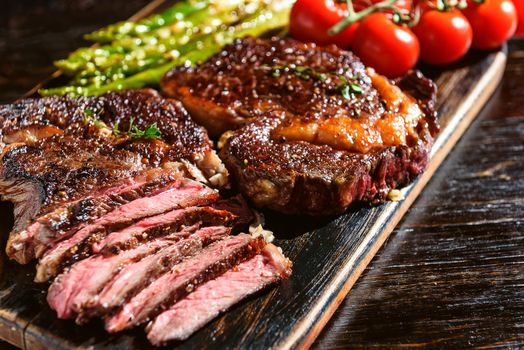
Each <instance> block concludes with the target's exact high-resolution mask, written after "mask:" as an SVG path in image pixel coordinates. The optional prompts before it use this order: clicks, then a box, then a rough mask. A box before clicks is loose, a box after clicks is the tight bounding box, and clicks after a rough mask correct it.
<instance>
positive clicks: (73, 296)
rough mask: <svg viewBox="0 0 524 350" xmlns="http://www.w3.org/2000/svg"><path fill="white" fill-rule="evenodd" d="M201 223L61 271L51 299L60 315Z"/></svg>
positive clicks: (67, 314)
mask: <svg viewBox="0 0 524 350" xmlns="http://www.w3.org/2000/svg"><path fill="white" fill-rule="evenodd" d="M197 229H198V226H197V225H194V226H190V227H186V228H184V229H183V230H181V231H178V232H173V233H171V234H170V235H168V236H166V237H164V238H163V239H158V240H154V241H151V242H148V243H146V244H143V245H140V246H138V247H136V248H135V249H130V250H126V251H123V252H120V253H119V254H111V255H101V254H98V255H93V256H90V257H89V258H87V259H85V260H82V261H80V262H78V263H76V264H74V265H73V266H71V268H70V269H67V270H66V271H65V272H64V273H62V274H61V275H59V276H58V277H57V278H56V279H55V280H54V281H53V283H52V284H51V286H50V287H49V290H48V293H47V302H48V303H49V305H50V306H51V308H52V309H54V310H55V311H56V313H57V315H58V317H59V318H71V317H72V316H73V315H74V314H76V313H77V312H78V311H79V310H80V309H81V306H82V305H84V304H85V303H86V301H87V300H90V299H92V298H95V297H97V293H99V292H100V291H101V290H102V289H103V288H104V286H105V285H106V284H107V283H108V282H109V281H110V280H111V279H112V278H113V277H114V276H115V275H117V274H118V272H119V271H120V270H121V269H122V268H123V267H124V266H126V265H128V264H131V263H134V262H137V261H140V260H141V259H143V258H144V257H146V256H149V255H151V254H155V253H156V252H157V251H158V250H160V249H162V248H165V247H168V246H169V245H172V244H173V243H175V242H178V241H180V240H182V239H184V238H187V237H189V236H190V235H191V234H192V233H194V232H195V231H196V230H197Z"/></svg>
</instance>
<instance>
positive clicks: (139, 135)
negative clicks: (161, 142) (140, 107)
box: [127, 117, 162, 140]
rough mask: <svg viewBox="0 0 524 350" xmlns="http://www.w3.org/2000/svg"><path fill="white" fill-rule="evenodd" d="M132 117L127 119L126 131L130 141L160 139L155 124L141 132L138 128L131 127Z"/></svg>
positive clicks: (160, 134) (160, 135) (158, 130)
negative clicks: (127, 126) (127, 127)
mask: <svg viewBox="0 0 524 350" xmlns="http://www.w3.org/2000/svg"><path fill="white" fill-rule="evenodd" d="M133 121H134V120H133V117H131V118H130V119H129V129H128V130H127V136H129V137H130V138H132V139H146V140H156V139H161V138H162V133H161V132H160V129H159V128H158V125H157V123H153V124H150V125H149V126H147V127H146V128H145V129H143V130H141V129H140V128H139V127H138V126H136V125H133Z"/></svg>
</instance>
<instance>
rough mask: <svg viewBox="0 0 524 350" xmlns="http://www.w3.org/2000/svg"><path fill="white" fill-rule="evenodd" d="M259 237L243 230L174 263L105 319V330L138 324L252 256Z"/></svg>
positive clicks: (117, 329) (260, 241) (122, 328)
mask: <svg viewBox="0 0 524 350" xmlns="http://www.w3.org/2000/svg"><path fill="white" fill-rule="evenodd" d="M263 245H264V242H263V240H262V239H261V238H258V239H254V238H252V237H251V236H249V235H246V234H239V235H237V236H231V237H228V238H226V239H224V240H222V241H219V242H216V243H213V244H211V245H210V246H208V247H207V248H206V249H204V250H203V251H202V252H200V254H197V255H196V256H194V257H192V258H189V259H187V260H185V261H184V262H182V263H181V264H178V265H175V266H174V267H173V268H172V269H171V271H169V272H167V273H166V274H164V275H162V276H161V277H159V278H158V279H157V280H155V281H153V282H152V283H151V284H150V285H149V286H147V287H146V288H144V289H143V290H142V291H141V292H140V293H138V294H137V295H136V296H134V297H133V298H131V300H129V301H128V302H127V303H126V304H124V306H123V307H122V309H121V310H119V311H118V312H117V313H116V314H115V315H113V316H110V317H108V318H107V319H106V330H107V331H108V332H110V333H114V332H118V331H121V330H124V329H127V328H131V327H134V326H136V325H139V324H141V323H143V322H145V321H147V320H148V319H150V318H152V317H154V316H156V315H157V314H158V313H160V312H161V311H162V310H163V309H165V308H166V307H168V306H170V305H172V304H173V303H174V302H176V301H177V300H180V299H181V298H183V297H184V296H186V295H187V294H189V293H190V292H191V291H192V290H193V289H194V288H196V287H197V286H199V285H200V284H202V283H205V282H207V281H209V280H211V279H214V278H216V277H217V276H219V275H221V274H223V273H224V272H226V271H227V270H229V269H230V268H232V267H233V266H235V265H237V264H239V263H241V262H243V261H245V260H247V259H249V258H251V257H253V256H254V255H255V254H257V253H258V252H259V251H260V249H261V248H262V247H263Z"/></svg>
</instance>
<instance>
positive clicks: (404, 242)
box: [0, 0, 524, 349]
mask: <svg viewBox="0 0 524 350" xmlns="http://www.w3.org/2000/svg"><path fill="white" fill-rule="evenodd" d="M148 2H149V1H148V0H111V1H103V0H76V1H70V0H35V1H30V0H2V2H1V7H0V102H9V101H12V100H13V99H16V98H17V97H19V96H20V95H22V94H23V93H25V92H26V91H27V90H29V89H30V88H31V87H33V86H34V85H35V84H36V83H37V82H39V81H40V80H42V79H44V78H45V77H47V76H49V74H51V73H52V72H53V70H54V69H53V67H52V65H51V62H52V61H53V60H54V59H57V58H61V57H63V56H64V55H66V54H67V53H68V52H69V51H71V50H73V49H74V48H76V47H78V46H80V45H83V44H84V42H83V41H82V39H81V36H82V34H83V33H86V32H89V31H91V30H93V29H96V28H98V27H100V26H102V25H104V24H107V23H111V22H114V21H116V20H119V19H123V18H126V17H128V16H130V15H131V14H133V13H134V12H136V11H137V10H138V9H139V8H141V7H143V6H144V5H145V4H146V3H148ZM509 50H510V52H509V61H508V66H507V69H506V74H505V76H504V80H503V82H502V85H501V87H500V88H499V89H498V90H497V92H496V93H495V95H494V96H493V98H492V99H491V100H490V102H489V103H488V105H487V106H486V107H485V108H484V109H483V111H482V113H481V115H480V116H479V117H478V119H477V120H476V122H474V124H473V125H472V126H471V127H470V129H469V130H468V131H467V133H466V134H465V136H464V137H463V138H462V140H461V141H460V142H459V143H458V145H457V146H456V148H455V150H454V151H453V152H452V153H451V154H450V155H449V157H448V159H447V160H446V161H445V162H444V164H443V165H442V166H441V168H440V169H439V171H438V172H437V173H436V174H435V176H434V177H433V179H432V180H431V182H430V183H429V184H428V185H427V187H426V189H425V190H424V191H423V192H422V194H421V195H420V197H419V199H418V200H417V202H416V203H415V204H414V205H413V207H412V208H411V209H410V210H409V212H408V213H407V215H406V216H405V218H404V220H403V221H402V222H401V223H400V224H399V225H398V227H397V228H396V230H395V231H394V232H393V234H392V235H391V236H390V238H389V240H388V241H387V243H386V244H385V245H384V247H383V248H382V249H381V250H380V251H379V253H378V254H377V256H376V257H375V258H374V259H373V261H372V262H371V264H370V265H369V267H368V268H367V269H366V271H365V272H364V274H363V275H362V277H361V278H360V279H359V281H358V282H357V283H356V285H355V286H354V287H353V289H352V290H351V292H350V293H349V295H348V297H347V298H346V300H345V301H344V302H343V304H342V305H341V307H340V309H339V310H338V311H337V312H336V313H335V315H334V317H333V319H332V320H331V321H330V322H329V324H328V325H327V327H326V328H325V329H324V331H323V333H322V334H321V335H320V337H319V338H318V340H317V342H316V343H315V345H314V347H316V348H319V349H333V348H373V349H390V348H418V347H427V348H450V349H457V348H471V347H477V348H480V349H488V348H501V349H502V348H504V349H505V348H515V349H517V348H524V41H518V40H515V41H513V42H511V43H510V45H509ZM4 346H5V344H2V343H0V348H1V349H4Z"/></svg>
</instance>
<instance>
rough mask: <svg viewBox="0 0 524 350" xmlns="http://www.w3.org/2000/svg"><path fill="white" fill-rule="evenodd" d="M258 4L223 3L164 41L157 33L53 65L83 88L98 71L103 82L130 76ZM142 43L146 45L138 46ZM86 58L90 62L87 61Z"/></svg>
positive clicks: (256, 0)
mask: <svg viewBox="0 0 524 350" xmlns="http://www.w3.org/2000/svg"><path fill="white" fill-rule="evenodd" d="M260 5H261V1H260V0H254V1H249V2H247V4H246V3H244V1H243V0H229V1H223V0H222V1H221V2H220V4H218V3H217V4H216V5H214V6H208V7H207V8H206V9H205V10H202V11H199V12H198V13H196V14H194V15H192V16H190V17H191V20H190V22H191V26H189V27H188V28H187V30H186V31H184V32H180V33H177V34H175V35H171V36H170V37H167V38H165V39H162V38H159V35H158V33H156V35H153V33H152V34H151V35H147V36H144V37H137V38H125V39H122V40H117V41H115V42H113V44H112V45H113V47H109V49H102V48H91V51H90V52H89V51H85V50H84V51H81V52H78V53H76V54H73V55H71V56H70V57H69V58H68V59H67V60H61V61H57V62H56V65H57V66H58V67H59V68H60V69H62V70H63V71H64V72H65V73H66V74H67V75H71V76H74V75H77V76H76V78H75V80H74V83H76V84H80V85H85V84H84V82H87V81H90V77H92V78H93V79H98V78H96V77H97V76H100V75H99V74H98V73H97V70H100V71H103V72H104V74H102V75H103V76H105V77H106V78H103V79H104V80H106V81H107V80H108V79H110V77H111V76H114V74H115V73H117V74H119V75H120V74H124V75H130V74H133V73H136V72H137V71H139V70H143V69H144V68H146V67H149V66H151V65H152V64H153V63H154V62H156V64H157V65H158V64H162V63H164V62H166V61H167V60H168V59H169V57H168V58H167V59H166V58H164V56H163V55H164V54H165V53H176V50H177V49H178V48H179V47H180V45H182V44H184V43H185V42H188V41H189V40H191V39H192V38H194V37H197V36H201V35H203V34H206V33H210V32H214V31H216V30H218V29H219V28H220V27H222V26H224V25H229V24H232V23H234V22H237V21H238V20H240V19H241V18H242V17H243V16H245V15H246V13H252V12H253V11H254V10H256V9H257V8H258V7H260ZM163 29H164V28H163ZM163 35H164V36H165V34H163ZM144 43H149V44H147V45H142V46H140V45H141V44H144ZM115 48H118V49H115ZM111 52H115V53H111ZM85 58H88V59H89V60H88V61H86V60H85ZM82 60H83V62H82Z"/></svg>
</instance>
